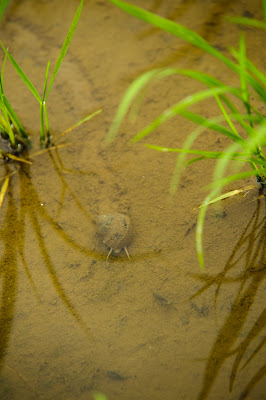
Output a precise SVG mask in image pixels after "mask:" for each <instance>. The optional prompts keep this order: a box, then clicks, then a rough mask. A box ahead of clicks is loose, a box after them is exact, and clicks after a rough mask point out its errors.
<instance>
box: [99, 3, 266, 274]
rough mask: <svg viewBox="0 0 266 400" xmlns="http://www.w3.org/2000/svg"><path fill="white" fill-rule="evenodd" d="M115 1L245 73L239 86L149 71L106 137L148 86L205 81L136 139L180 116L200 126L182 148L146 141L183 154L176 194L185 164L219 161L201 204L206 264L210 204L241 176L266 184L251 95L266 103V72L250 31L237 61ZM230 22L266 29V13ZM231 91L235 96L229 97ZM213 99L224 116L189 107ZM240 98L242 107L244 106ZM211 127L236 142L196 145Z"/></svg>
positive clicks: (260, 124)
mask: <svg viewBox="0 0 266 400" xmlns="http://www.w3.org/2000/svg"><path fill="white" fill-rule="evenodd" d="M109 1H110V2H111V3H113V4H115V5H116V6H118V7H120V8H121V9H122V10H124V11H126V12H127V13H129V14H131V15H133V16H134V17H137V18H139V19H141V20H143V21H145V22H148V23H150V24H152V25H154V26H156V27H157V28H160V29H162V30H164V31H166V32H169V33H171V34H172V35H175V36H177V37H179V38H181V39H183V40H185V41H187V42H189V43H190V44H192V45H194V46H196V47H198V48H200V49H201V50H203V51H204V52H206V53H208V54H210V55H212V56H213V57H215V58H216V59H218V60H219V61H221V62H222V63H224V64H225V65H226V66H227V67H228V68H229V69H230V70H232V71H233V72H234V73H235V74H237V75H238V77H239V85H238V86H237V87H234V86H228V85H225V84H224V83H223V82H221V81H220V80H218V79H216V78H215V77H213V76H210V75H208V74H206V73H203V72H200V71H196V70H185V69H177V68H160V69H154V70H151V71H148V72H146V73H144V74H143V75H141V76H140V77H139V78H137V79H136V80H135V81H134V82H133V83H132V84H131V86H130V87H129V89H128V90H127V92H126V94H125V96H124V98H123V100H122V102H121V103H120V105H119V107H118V110H117V113H116V116H115V118H114V121H113V123H112V125H111V127H110V130H109V133H108V136H107V138H106V140H107V143H110V142H111V141H112V140H114V138H115V136H116V134H117V132H118V129H119V126H120V124H121V122H122V121H123V119H124V117H125V115H126V114H127V112H128V110H129V108H130V107H131V105H132V104H133V103H134V104H135V105H136V104H137V107H139V106H140V104H141V101H142V100H143V97H144V93H145V90H146V89H147V86H148V85H149V86H151V85H154V84H156V82H158V81H159V80H162V79H163V78H165V77H167V76H171V75H175V74H179V75H182V76H186V77H189V78H191V79H194V80H197V81H200V82H201V83H203V84H204V85H205V86H206V87H207V88H206V89H204V90H201V91H199V92H197V93H194V94H191V95H190V96H188V97H186V98H184V99H183V100H181V101H180V102H178V103H177V104H174V105H173V106H171V107H169V108H168V109H167V110H165V111H164V112H163V113H162V114H160V115H159V116H158V117H157V118H156V119H155V120H154V121H152V122H151V123H150V124H149V125H148V126H146V127H145V128H144V129H143V130H141V132H139V133H138V134H137V135H135V136H134V137H133V138H132V139H131V141H132V142H138V141H140V140H141V139H143V138H145V137H147V136H148V135H150V134H151V132H152V131H153V130H154V129H156V128H158V127H159V126H160V125H162V124H163V123H164V122H166V121H168V120H169V119H170V118H173V117H174V116H175V115H177V114H179V115H182V116H183V117H184V118H186V119H188V120H190V121H193V122H194V123H195V124H196V125H197V128H196V129H195V130H194V131H193V132H192V133H190V134H189V135H188V137H187V138H186V140H185V143H184V144H183V147H182V148H168V147H160V146H154V145H152V144H146V146H147V147H149V148H151V149H154V150H157V151H164V152H177V153H180V155H179V157H178V159H177V164H176V168H175V171H174V173H173V178H172V182H171V186H170V193H171V194H174V193H175V192H176V190H177V187H178V181H179V176H180V173H181V171H182V168H183V167H184V166H187V165H189V164H191V163H194V162H198V161H201V160H206V159H210V158H212V159H216V160H217V162H216V167H215V169H214V173H213V181H212V183H211V184H210V185H209V193H208V195H207V196H206V198H205V200H204V201H203V204H202V206H201V207H200V211H199V215H198V223H197V230H196V244H197V253H198V258H199V262H200V265H201V267H203V266H204V259H203V248H202V232H203V224H204V218H205V215H206V211H207V207H208V205H209V204H210V203H213V202H215V201H218V200H220V199H221V198H225V197H226V195H221V189H222V188H223V187H224V186H226V185H227V184H228V183H230V182H234V181H236V180H239V179H244V178H247V177H249V176H255V177H256V179H257V181H258V182H259V184H260V185H261V186H262V187H263V188H264V187H265V186H266V156H265V153H264V147H265V146H266V121H265V116H263V115H262V113H261V112H260V111H259V109H258V108H256V107H255V106H254V105H253V104H252V101H251V97H252V96H253V95H255V96H256V97H257V98H258V99H259V100H260V101H261V102H264V103H265V101H266V90H265V84H266V77H265V74H264V73H263V72H262V71H260V70H259V69H258V68H257V67H256V66H255V65H254V64H253V62H252V61H251V60H250V59H248V57H247V55H246V42H245V37H244V34H241V35H240V39H239V44H238V47H237V48H236V49H235V48H231V49H230V53H231V55H232V57H233V59H234V61H232V60H231V59H230V58H228V57H226V56H225V55H224V54H222V53H221V52H220V51H219V50H217V49H216V48H214V47H213V46H212V45H210V44H209V43H208V42H207V41H206V40H204V39H203V38H202V37H201V36H200V35H198V34H197V33H196V32H194V31H192V30H190V29H188V28H186V27H184V26H182V25H180V24H178V23H177V22H173V21H170V20H167V19H166V18H162V17H160V16H158V15H156V14H153V13H151V12H148V11H146V10H144V9H142V8H139V7H136V6H133V5H131V4H128V3H125V2H123V1H121V0H109ZM263 8H264V16H265V15H266V0H263ZM230 21H231V22H234V23H239V24H246V23H248V25H249V26H253V27H255V28H260V29H264V30H265V29H266V17H265V20H264V21H257V20H253V19H246V18H230ZM229 94H230V96H228V95H229ZM208 98H214V99H215V100H216V102H217V104H218V106H219V109H220V111H221V114H220V115H218V116H217V117H216V118H212V119H208V118H205V117H204V116H202V115H200V114H196V113H194V112H191V111H190V110H189V107H191V106H192V105H194V104H196V103H199V102H201V101H203V100H205V99H208ZM239 101H240V104H241V107H240V106H239ZM135 108H136V107H135ZM243 110H244V111H243ZM206 128H208V129H210V130H213V131H215V132H216V133H219V134H222V135H224V136H227V137H229V138H230V139H231V140H232V144H231V145H230V146H229V147H228V148H226V149H225V150H224V151H222V152H221V151H217V152H213V151H205V150H194V149H192V148H191V147H192V145H193V143H194V141H195V140H196V138H197V137H198V136H199V135H200V134H201V133H202V132H203V131H204V130H206ZM187 154H193V155H195V157H194V158H192V159H191V160H189V161H188V162H186V155H187ZM231 161H234V162H235V163H236V166H237V168H238V171H239V172H238V173H236V174H234V175H231V176H226V170H227V168H228V165H229V162H231ZM246 164H249V166H250V170H248V171H246V170H244V166H245V165H246Z"/></svg>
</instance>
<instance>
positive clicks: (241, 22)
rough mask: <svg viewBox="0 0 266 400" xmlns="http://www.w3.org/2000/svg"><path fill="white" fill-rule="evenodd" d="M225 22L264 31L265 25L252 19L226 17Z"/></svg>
mask: <svg viewBox="0 0 266 400" xmlns="http://www.w3.org/2000/svg"><path fill="white" fill-rule="evenodd" d="M226 19H227V21H229V22H232V23H234V24H239V25H246V26H252V27H254V28H259V29H266V23H265V22H263V21H260V20H258V19H254V18H247V17H226Z"/></svg>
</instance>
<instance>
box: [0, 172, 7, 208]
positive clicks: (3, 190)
mask: <svg viewBox="0 0 266 400" xmlns="http://www.w3.org/2000/svg"><path fill="white" fill-rule="evenodd" d="M8 184H9V176H7V177H6V179H5V182H4V183H3V185H2V187H1V192H0V207H1V206H2V204H3V201H4V198H5V194H6V191H7V188H8Z"/></svg>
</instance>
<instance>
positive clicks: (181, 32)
mask: <svg viewBox="0 0 266 400" xmlns="http://www.w3.org/2000/svg"><path fill="white" fill-rule="evenodd" d="M109 1H110V2H111V3H113V4H115V5H116V6H117V7H119V8H121V9H122V10H123V11H126V12H127V13H128V14H130V15H133V16H134V17H137V18H139V19H141V20H143V21H145V22H148V23H150V24H152V25H154V26H156V27H157V28H160V29H163V30H164V31H165V32H169V33H171V34H172V35H175V36H177V37H179V38H181V39H183V40H185V41H187V42H189V43H191V44H192V45H194V46H196V47H198V48H200V49H201V50H203V51H205V52H206V53H209V54H211V55H212V56H214V57H216V58H217V59H219V60H220V61H222V62H223V63H224V64H225V65H227V66H228V67H229V68H230V69H232V70H233V71H234V72H236V73H239V66H238V65H237V64H235V63H234V62H232V61H231V60H230V59H229V58H227V57H226V56H224V55H223V54H222V53H220V52H219V51H218V50H217V49H215V48H214V47H213V46H211V45H210V44H209V43H208V42H206V40H204V39H203V38H202V37H201V36H200V35H198V34H197V33H196V32H194V31H192V30H190V29H188V28H186V27H184V26H182V25H180V24H178V23H177V22H174V21H170V20H168V19H166V18H163V17H160V16H158V15H156V14H153V13H151V12H149V11H146V10H144V9H142V8H140V7H137V6H133V5H131V4H129V3H125V2H124V1H121V0H109ZM247 80H248V82H249V83H250V84H251V85H252V87H253V88H254V90H256V91H257V93H258V94H259V95H260V97H261V98H262V99H263V100H264V101H266V93H265V91H264V90H263V88H262V87H261V85H259V84H258V83H257V81H256V80H255V79H254V78H253V76H251V75H248V76H247Z"/></svg>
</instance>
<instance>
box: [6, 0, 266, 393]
mask: <svg viewBox="0 0 266 400" xmlns="http://www.w3.org/2000/svg"><path fill="white" fill-rule="evenodd" d="M134 4H138V5H141V4H142V2H141V1H135V2H134ZM77 6H78V1H68V2H62V1H46V2H44V1H38V2H36V1H33V0H31V1H30V0H25V1H22V2H16V1H13V3H12V2H11V4H10V6H9V8H8V10H7V12H6V14H5V17H4V20H3V23H2V27H1V40H3V42H4V43H5V45H6V46H7V47H9V50H10V51H11V52H12V54H13V56H14V57H15V59H16V60H17V61H18V63H19V64H20V65H21V67H22V68H23V70H24V71H25V72H26V74H27V75H28V76H29V77H30V79H31V81H32V82H33V84H34V85H35V86H36V88H37V89H38V90H39V91H40V92H41V90H42V86H43V78H44V75H45V69H46V63H47V61H48V60H49V59H50V60H51V62H52V65H54V63H55V61H56V59H57V56H58V53H59V49H60V46H61V44H62V42H63V40H64V36H65V34H66V32H67V30H68V28H69V25H70V23H71V20H72V18H73V15H74V13H75V10H76V8H77ZM145 7H146V8H147V9H149V10H152V11H154V12H156V13H158V14H160V15H163V16H166V17H168V18H171V19H173V20H176V21H178V22H180V23H182V24H184V25H186V26H188V27H189V28H192V29H195V30H196V31H197V32H198V33H199V34H201V35H203V36H204V37H205V38H206V39H207V40H209V41H210V42H211V43H212V44H213V45H215V46H217V48H219V49H220V50H222V51H224V53H225V54H228V51H227V47H228V46H230V45H234V46H237V41H238V35H239V28H237V27H236V26H234V25H230V24H229V23H227V22H225V21H224V20H223V17H224V15H228V14H230V15H249V16H253V17H255V18H258V19H261V18H262V12H261V5H260V2H259V1H253V2H250V1H249V2H248V1H241V2H239V1H221V0H220V1H200V0H199V1H187V2H181V1H180V2H179V1H178V2H172V1H170V0H169V1H157V2H156V1H151V0H150V1H146V2H145ZM246 37H247V47H248V55H249V57H250V58H251V59H252V60H253V62H254V63H255V64H256V65H257V66H258V67H260V68H263V59H265V44H264V43H265V37H263V35H262V33H261V32H260V31H257V30H254V29H246ZM263 53H264V56H263ZM159 66H176V67H179V68H196V69H199V70H201V71H204V72H207V73H210V74H214V75H215V76H216V77H217V78H218V79H222V80H223V81H224V82H226V83H229V84H237V77H235V76H233V74H232V73H231V72H230V71H229V70H228V69H226V67H224V66H223V65H221V64H219V63H217V62H216V61H215V60H214V59H212V58H211V57H210V56H207V55H204V54H202V52H200V51H198V50H196V49H194V48H193V47H191V46H189V45H186V44H185V43H184V42H182V41H181V40H179V39H177V38H174V37H172V36H170V35H168V34H165V33H162V32H160V31H158V30H156V29H154V28H152V27H150V26H148V25H146V24H145V23H142V22H140V21H137V20H135V19H134V18H132V17H130V16H128V15H126V14H124V13H123V12H122V11H120V10H118V9H117V8H115V7H114V6H112V5H111V4H109V3H108V2H107V1H89V2H85V5H84V8H83V11H82V16H81V19H80V22H79V25H78V28H77V31H76V33H75V36H74V39H73V42H72V44H71V46H70V48H69V52H68V54H67V57H66V58H65V60H64V62H63V64H62V67H61V70H60V72H59V74H58V76H57V77H56V80H55V83H54V87H53V89H52V91H51V93H50V96H49V98H48V111H49V118H50V125H51V128H52V131H53V134H54V136H53V141H54V143H56V144H58V143H61V144H66V145H65V146H64V147H60V148H57V149H56V150H50V151H46V152H43V153H42V154H35V153H36V152H37V151H38V132H39V119H38V118H39V106H38V103H37V101H36V100H35V99H34V98H33V96H32V95H31V94H30V92H29V91H28V89H27V88H25V87H24V85H23V83H21V82H20V80H19V78H18V77H17V76H16V74H15V72H14V71H13V69H12V67H11V66H10V64H9V65H8V64H7V66H6V74H5V91H6V94H7V96H8V99H9V101H10V102H11V103H12V105H13V107H14V108H15V110H16V112H17V114H18V115H19V117H20V118H21V120H22V122H23V123H24V126H25V127H26V129H27V131H28V132H29V133H30V136H31V138H32V140H33V143H34V146H33V149H32V150H30V154H29V157H30V158H31V160H32V162H33V163H32V165H23V166H22V165H21V166H19V165H15V164H11V163H9V164H5V165H4V164H3V165H1V176H2V177H3V176H5V175H7V174H8V173H10V172H13V175H12V177H11V179H10V183H9V188H8V193H7V196H6V198H5V200H4V203H3V205H2V208H1V216H0V218H1V236H0V237H1V281H0V284H1V289H0V290H1V307H2V308H1V336H0V343H1V348H0V357H1V358H0V372H1V378H0V399H3V400H7V399H27V400H28V399H45V400H48V399H69V400H70V399H93V394H92V392H93V391H100V392H102V393H104V394H105V395H106V396H107V398H108V399H109V400H114V399H125V400H126V399H131V400H133V399H145V400H149V399H153V400H155V399H158V400H159V399H160V400H161V399H167V400H174V399H175V400H176V399H207V398H208V399H212V400H223V399H244V398H249V399H252V400H261V399H263V398H265V397H264V396H265V395H264V393H266V385H265V347H263V344H264V335H263V333H265V322H266V316H265V308H264V305H265V220H264V218H265V202H264V199H263V198H260V199H257V197H258V189H256V188H254V189H253V190H251V191H250V192H249V194H248V195H247V196H246V197H242V198H240V197H238V198H233V199H231V200H227V201H225V202H223V203H222V204H221V207H220V208H211V209H210V211H209V213H208V216H207V219H206V224H205V236H204V249H205V258H206V260H205V261H206V270H205V271H204V272H200V269H199V266H198V262H197V256H196V251H195V224H196V219H197V211H194V210H193V209H194V208H195V207H196V206H197V205H199V204H200V202H201V201H202V199H203V198H204V193H203V191H202V189H201V188H202V187H203V186H204V185H205V184H206V183H208V182H209V179H210V178H211V174H212V167H213V163H211V162H206V163H202V164H192V165H191V166H190V167H189V168H188V169H186V170H185V171H184V173H183V175H182V178H181V182H180V186H179V189H178V191H177V193H176V195H175V196H174V197H173V198H170V196H169V185H170V181H171V177H172V173H173V170H174V167H175V162H176V157H175V156H174V155H172V154H164V153H158V152H155V151H152V150H149V149H147V148H145V147H144V146H143V143H140V144H135V145H132V144H129V139H130V138H131V137H132V136H133V135H134V134H136V133H137V132H138V130H139V129H141V128H142V127H144V126H145V125H146V124H147V123H148V122H150V121H151V120H152V118H154V117H155V116H156V115H158V113H160V112H161V111H163V110H164V109H165V108H166V107H167V106H169V105H171V104H173V103H174V102H177V101H178V100H180V99H182V98H183V97H184V96H185V95H189V94H190V93H193V92H195V91H196V90H198V89H200V88H201V86H200V85H199V84H197V83H195V82H191V81H190V80H187V79H184V78H181V77H174V78H173V77H172V78H169V79H166V80H164V81H163V82H161V83H159V84H158V85H157V86H156V87H155V88H153V89H151V90H150V91H149V92H148V93H147V97H146V99H145V102H144V105H143V107H142V108H141V111H140V114H139V116H138V118H137V121H136V122H135V123H134V124H131V123H130V122H129V121H126V122H125V123H124V124H123V126H122V127H121V129H120V131H119V134H118V136H117V138H116V139H115V141H114V142H113V144H111V145H110V146H109V147H106V146H105V145H104V139H105V137H106V134H107V131H108V128H109V126H110V123H111V121H112V118H113V117H114V113H115V110H116V108H117V106H118V104H119V101H120V99H121V97H122V95H123V93H124V91H125V89H126V88H127V87H128V85H129V83H130V82H131V81H132V80H133V79H134V78H135V77H137V76H138V75H139V74H140V73H141V72H143V71H146V70H148V69H150V68H153V67H159ZM262 107H263V106H262ZM97 109H103V111H102V113H101V114H99V115H98V116H97V117H95V118H94V119H93V120H91V121H89V122H88V123H86V124H85V125H83V126H81V127H80V128H78V129H76V130H74V131H72V132H70V133H68V134H67V135H65V136H63V137H62V136H60V135H59V134H60V133H61V132H63V131H64V130H66V129H67V128H69V127H70V126H72V125H73V124H74V123H75V122H76V121H77V120H79V119H81V118H83V117H84V116H86V115H88V114H89V113H91V112H93V111H95V110H97ZM198 110H199V111H201V112H202V114H203V115H204V116H205V117H211V116H215V115H217V113H218V110H217V107H216V105H215V104H214V103H212V102H209V103H205V104H202V105H200V106H199V107H198ZM192 129H193V125H192V124H190V123H188V122H187V121H185V120H183V119H182V118H176V119H175V120H172V121H170V122H168V123H167V124H165V125H164V126H162V127H160V129H158V130H157V131H156V132H154V133H153V134H152V135H151V137H150V138H147V139H146V142H147V143H152V144H157V145H163V146H165V145H166V146H169V147H179V146H181V145H182V143H183V142H184V139H185V137H186V135H187V134H188V133H189V132H191V130H192ZM227 144H228V142H227V140H225V139H224V138H223V137H218V136H217V135H215V134H213V133H208V132H205V133H204V135H202V136H201V137H200V138H199V139H198V142H197V144H196V146H198V147H199V148H204V149H206V150H207V149H210V150H217V149H218V150H221V149H223V148H224V147H225V146H226V145H227ZM251 183H253V182H252V180H250V181H245V182H240V183H239V186H238V187H243V186H244V185H248V184H251ZM232 188H235V186H234V185H233V186H232ZM108 212H122V213H125V214H127V215H129V216H130V218H131V220H132V224H133V227H134V234H133V239H132V241H131V243H130V244H129V246H128V251H129V254H130V258H131V261H130V260H128V258H127V256H126V254H125V253H124V252H121V254H120V255H119V256H118V257H114V256H113V255H111V256H110V258H109V260H108V263H106V256H107V253H108V248H107V247H106V246H105V245H104V244H103V243H101V241H100V239H99V236H98V235H97V232H96V226H95V221H96V218H97V215H99V214H103V213H108ZM263 329H264V331H263Z"/></svg>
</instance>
